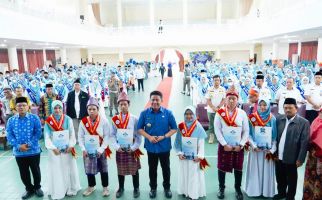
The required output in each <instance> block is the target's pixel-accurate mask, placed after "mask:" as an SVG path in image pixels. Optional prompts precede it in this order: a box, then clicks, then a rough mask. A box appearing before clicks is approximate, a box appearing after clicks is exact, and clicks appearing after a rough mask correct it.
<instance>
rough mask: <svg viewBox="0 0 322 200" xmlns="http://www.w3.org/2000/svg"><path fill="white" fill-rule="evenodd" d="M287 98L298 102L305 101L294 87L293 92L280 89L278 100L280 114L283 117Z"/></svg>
mask: <svg viewBox="0 0 322 200" xmlns="http://www.w3.org/2000/svg"><path fill="white" fill-rule="evenodd" d="M286 98H294V99H295V100H296V101H297V102H298V101H302V99H303V98H302V96H301V93H300V91H299V90H298V89H296V88H294V87H293V88H292V89H291V90H288V89H287V88H280V89H279V90H278V91H277V93H276V100H278V113H279V114H281V115H284V108H283V106H284V101H285V99H286Z"/></svg>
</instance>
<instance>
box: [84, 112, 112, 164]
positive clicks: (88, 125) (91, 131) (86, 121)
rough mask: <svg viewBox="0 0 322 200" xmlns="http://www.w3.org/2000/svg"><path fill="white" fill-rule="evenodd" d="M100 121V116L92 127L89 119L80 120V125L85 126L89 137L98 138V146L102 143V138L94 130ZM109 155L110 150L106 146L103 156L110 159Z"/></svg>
mask: <svg viewBox="0 0 322 200" xmlns="http://www.w3.org/2000/svg"><path fill="white" fill-rule="evenodd" d="M100 121H101V118H100V116H97V118H96V121H95V123H94V125H92V122H91V119H90V118H89V117H84V118H83V119H82V123H83V125H84V126H85V128H86V130H87V131H88V133H89V134H90V135H97V136H98V137H99V143H100V145H102V143H103V138H102V137H101V136H100V135H99V134H98V133H97V131H96V129H97V127H98V125H99V123H100ZM111 154H112V151H111V149H110V148H109V147H108V146H107V147H106V149H105V156H106V157H108V158H110V157H111Z"/></svg>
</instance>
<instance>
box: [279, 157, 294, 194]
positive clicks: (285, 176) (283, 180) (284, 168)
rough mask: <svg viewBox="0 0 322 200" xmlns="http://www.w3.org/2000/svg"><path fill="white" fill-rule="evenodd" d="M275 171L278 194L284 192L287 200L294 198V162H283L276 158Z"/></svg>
mask: <svg viewBox="0 0 322 200" xmlns="http://www.w3.org/2000/svg"><path fill="white" fill-rule="evenodd" d="M275 171H276V181H277V191H278V194H283V195H285V194H286V199H287V200H294V198H295V194H296V186H297V167H296V164H285V163H283V162H282V161H281V160H278V161H277V162H276V163H275ZM286 190H287V192H286Z"/></svg>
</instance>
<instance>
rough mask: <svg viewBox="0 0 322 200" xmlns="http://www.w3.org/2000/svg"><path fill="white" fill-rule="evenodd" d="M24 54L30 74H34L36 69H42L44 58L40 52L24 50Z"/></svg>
mask: <svg viewBox="0 0 322 200" xmlns="http://www.w3.org/2000/svg"><path fill="white" fill-rule="evenodd" d="M26 54H27V63H28V66H29V72H30V73H34V72H35V71H36V70H37V69H38V68H42V67H43V65H44V58H43V57H44V56H43V51H42V50H26Z"/></svg>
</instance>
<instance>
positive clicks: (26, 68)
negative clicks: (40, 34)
mask: <svg viewBox="0 0 322 200" xmlns="http://www.w3.org/2000/svg"><path fill="white" fill-rule="evenodd" d="M22 59H23V65H24V67H25V71H26V72H28V71H29V66H28V61H27V53H26V49H22Z"/></svg>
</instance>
